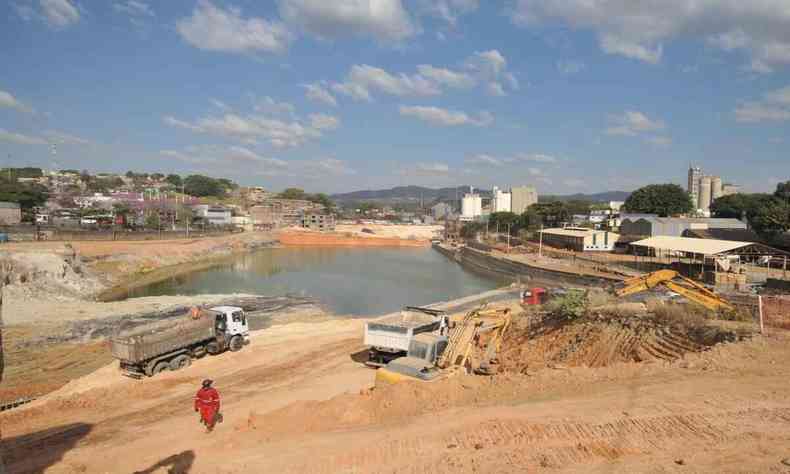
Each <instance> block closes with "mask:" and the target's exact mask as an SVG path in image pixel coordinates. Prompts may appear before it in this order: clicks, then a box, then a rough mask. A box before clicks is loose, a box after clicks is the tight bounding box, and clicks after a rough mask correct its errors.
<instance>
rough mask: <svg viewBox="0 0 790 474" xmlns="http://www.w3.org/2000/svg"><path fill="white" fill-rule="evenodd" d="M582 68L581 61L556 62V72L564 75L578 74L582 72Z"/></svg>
mask: <svg viewBox="0 0 790 474" xmlns="http://www.w3.org/2000/svg"><path fill="white" fill-rule="evenodd" d="M584 67H585V65H584V63H583V62H581V61H557V70H558V71H559V72H560V73H562V74H565V75H570V74H578V73H580V72H582V71H583V70H584Z"/></svg>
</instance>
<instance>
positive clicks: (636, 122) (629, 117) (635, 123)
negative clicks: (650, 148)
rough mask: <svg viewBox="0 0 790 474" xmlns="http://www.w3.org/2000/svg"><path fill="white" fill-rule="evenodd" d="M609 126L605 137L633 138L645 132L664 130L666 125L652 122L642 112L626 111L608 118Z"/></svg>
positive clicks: (659, 121) (655, 121)
mask: <svg viewBox="0 0 790 474" xmlns="http://www.w3.org/2000/svg"><path fill="white" fill-rule="evenodd" d="M609 122H610V126H609V128H607V129H606V134H607V135H624V136H635V135H639V134H642V133H647V132H655V131H659V130H664V129H665V128H666V124H665V123H664V122H663V121H662V120H652V119H650V118H649V117H648V116H647V115H645V114H643V113H642V112H637V111H634V110H627V111H625V112H624V113H623V114H622V115H611V116H609Z"/></svg>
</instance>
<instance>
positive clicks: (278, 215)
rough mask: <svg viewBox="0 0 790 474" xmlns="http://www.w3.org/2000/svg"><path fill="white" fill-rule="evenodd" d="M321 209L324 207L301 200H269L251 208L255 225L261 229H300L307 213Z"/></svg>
mask: <svg viewBox="0 0 790 474" xmlns="http://www.w3.org/2000/svg"><path fill="white" fill-rule="evenodd" d="M321 209H323V206H322V205H320V204H316V203H313V202H310V201H305V200H301V199H267V200H265V201H263V202H262V203H260V204H259V205H257V206H253V207H251V208H250V215H251V216H252V223H253V225H254V226H255V227H256V228H259V229H275V228H278V227H299V226H301V225H302V215H303V214H304V213H305V212H308V211H317V210H321Z"/></svg>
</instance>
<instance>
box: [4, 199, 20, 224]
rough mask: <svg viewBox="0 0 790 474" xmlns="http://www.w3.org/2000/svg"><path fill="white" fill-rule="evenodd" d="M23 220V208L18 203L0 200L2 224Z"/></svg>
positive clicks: (17, 222)
mask: <svg viewBox="0 0 790 474" xmlns="http://www.w3.org/2000/svg"><path fill="white" fill-rule="evenodd" d="M20 222H22V208H21V207H20V206H19V204H18V203H15V202H5V201H0V225H16V224H19V223H20Z"/></svg>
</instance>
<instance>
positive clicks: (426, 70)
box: [417, 64, 476, 89]
mask: <svg viewBox="0 0 790 474" xmlns="http://www.w3.org/2000/svg"><path fill="white" fill-rule="evenodd" d="M417 71H418V72H419V73H420V75H421V76H423V77H426V78H428V79H430V80H432V81H433V82H435V83H436V84H440V85H444V86H448V87H454V88H459V89H466V88H469V87H474V85H475V82H476V81H475V78H474V77H472V76H470V75H469V74H466V73H465V72H456V71H451V70H449V69H444V68H438V67H434V66H431V65H430V64H420V65H419V66H417Z"/></svg>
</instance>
